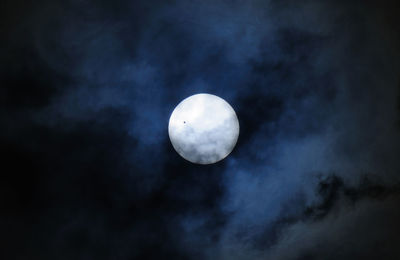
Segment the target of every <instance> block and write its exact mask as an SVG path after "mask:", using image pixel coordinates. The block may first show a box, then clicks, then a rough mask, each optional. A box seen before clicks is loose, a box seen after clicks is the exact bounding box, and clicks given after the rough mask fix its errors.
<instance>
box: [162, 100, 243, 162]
mask: <svg viewBox="0 0 400 260" xmlns="http://www.w3.org/2000/svg"><path fill="white" fill-rule="evenodd" d="M168 134H169V138H170V140H171V143H172V146H173V147H174V149H175V150H176V152H177V153H178V154H179V155H181V156H182V157H183V158H184V159H186V160H188V161H190V162H192V163H197V164H212V163H216V162H218V161H220V160H222V159H224V158H225V157H227V156H228V155H229V154H230V153H231V152H232V150H233V148H234V147H235V145H236V142H237V140H238V137H239V121H238V118H237V116H236V113H235V111H234V110H233V108H232V107H231V106H230V105H229V104H228V102H226V101H225V100H224V99H222V98H220V97H218V96H215V95H211V94H205V93H201V94H196V95H193V96H190V97H188V98H186V99H184V100H182V101H181V102H180V103H179V104H178V105H177V106H176V108H175V109H174V111H173V112H172V114H171V117H170V119H169V124H168Z"/></svg>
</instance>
